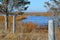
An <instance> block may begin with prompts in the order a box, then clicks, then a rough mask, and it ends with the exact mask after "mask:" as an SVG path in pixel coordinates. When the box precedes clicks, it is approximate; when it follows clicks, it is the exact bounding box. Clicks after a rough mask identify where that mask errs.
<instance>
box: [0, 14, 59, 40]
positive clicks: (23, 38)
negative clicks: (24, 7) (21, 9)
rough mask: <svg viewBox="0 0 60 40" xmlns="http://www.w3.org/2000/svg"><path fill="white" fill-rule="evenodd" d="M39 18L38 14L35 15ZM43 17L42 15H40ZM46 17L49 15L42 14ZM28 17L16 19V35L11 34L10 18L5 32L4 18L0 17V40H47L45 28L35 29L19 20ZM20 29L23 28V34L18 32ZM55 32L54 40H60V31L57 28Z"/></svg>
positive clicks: (31, 24)
mask: <svg viewBox="0 0 60 40" xmlns="http://www.w3.org/2000/svg"><path fill="white" fill-rule="evenodd" d="M31 15H32V14H31ZM37 15H38V16H40V15H39V14H37ZM41 15H43V14H41ZM44 15H45V16H48V15H49V14H44ZM27 16H28V15H27V14H24V15H22V16H17V17H16V22H17V23H16V33H15V34H13V33H12V17H11V16H10V17H9V26H8V30H7V31H4V30H5V26H4V24H5V23H4V17H3V16H1V17H0V40H48V29H47V27H45V26H43V27H42V26H41V27H40V28H37V25H36V24H34V23H32V22H29V23H22V22H21V21H20V20H22V19H25V18H26V17H27ZM21 27H23V34H22V33H21V32H20V30H21ZM55 29H56V30H55V31H56V32H55V33H56V40H60V29H59V28H58V27H56V28H55Z"/></svg>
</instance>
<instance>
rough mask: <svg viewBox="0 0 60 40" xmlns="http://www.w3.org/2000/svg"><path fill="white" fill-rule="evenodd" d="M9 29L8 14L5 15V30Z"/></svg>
mask: <svg viewBox="0 0 60 40" xmlns="http://www.w3.org/2000/svg"><path fill="white" fill-rule="evenodd" d="M7 29H8V16H6V15H5V31H7Z"/></svg>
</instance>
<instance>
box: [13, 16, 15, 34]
mask: <svg viewBox="0 0 60 40" xmlns="http://www.w3.org/2000/svg"><path fill="white" fill-rule="evenodd" d="M15 31H16V15H13V33H15Z"/></svg>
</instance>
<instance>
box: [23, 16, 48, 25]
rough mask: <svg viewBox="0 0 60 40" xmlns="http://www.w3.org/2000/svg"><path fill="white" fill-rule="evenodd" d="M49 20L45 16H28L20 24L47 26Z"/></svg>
mask: <svg viewBox="0 0 60 40" xmlns="http://www.w3.org/2000/svg"><path fill="white" fill-rule="evenodd" d="M48 20H49V17H46V16H28V17H27V19H24V20H22V22H24V23H26V22H32V23H35V24H38V25H40V24H47V23H48Z"/></svg>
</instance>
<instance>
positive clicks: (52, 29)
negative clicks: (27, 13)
mask: <svg viewBox="0 0 60 40" xmlns="http://www.w3.org/2000/svg"><path fill="white" fill-rule="evenodd" d="M48 40H55V25H54V22H53V20H49V21H48Z"/></svg>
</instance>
